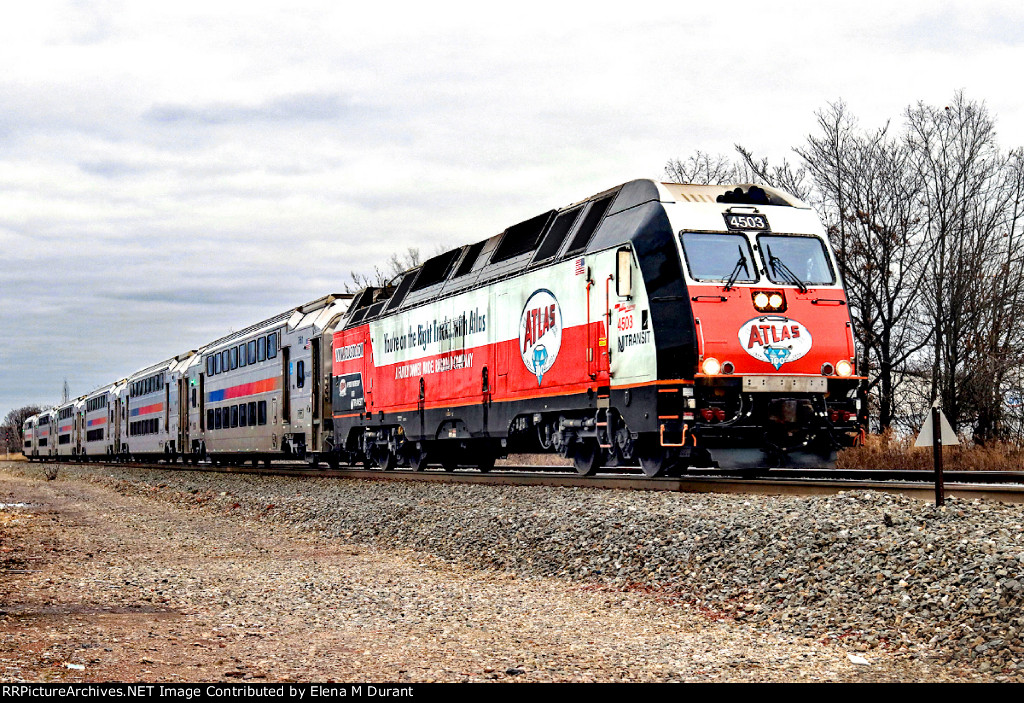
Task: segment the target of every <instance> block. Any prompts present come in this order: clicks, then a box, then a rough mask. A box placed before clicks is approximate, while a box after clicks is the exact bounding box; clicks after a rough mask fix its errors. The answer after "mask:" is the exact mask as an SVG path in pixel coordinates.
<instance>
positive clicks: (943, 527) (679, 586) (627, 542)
mask: <svg viewBox="0 0 1024 703" xmlns="http://www.w3.org/2000/svg"><path fill="white" fill-rule="evenodd" d="M25 471H26V473H32V472H39V471H40V468H39V467H33V466H27V467H26V468H25ZM62 472H64V473H65V474H70V475H74V476H81V477H89V479H90V480H92V481H96V482H99V483H102V484H104V485H107V486H112V487H114V488H116V489H117V490H118V491H119V492H121V493H123V494H126V495H142V494H144V495H147V496H151V497H154V498H157V499H160V500H166V501H171V502H173V503H176V504H181V505H185V506H192V507H195V508H197V509H203V510H214V511H218V512H229V513H230V512H232V511H237V512H240V513H242V514H244V515H246V516H248V517H258V518H259V519H260V520H262V521H266V522H268V523H272V524H276V525H289V526H291V525H294V526H296V527H297V528H299V527H300V528H301V529H303V530H312V531H315V532H319V533H321V534H323V535H324V536H327V537H340V538H344V539H346V540H349V541H351V542H355V543H360V542H362V543H368V544H375V545H383V546H389V547H405V548H412V549H416V550H422V551H424V552H427V553H430V554H433V555H436V556H438V557H441V558H443V559H446V560H451V561H457V562H461V563H465V564H468V565H470V566H474V567H485V568H498V569H504V570H508V571H511V572H515V573H518V574H524V575H537V576H557V577H561V578H568V579H572V580H577V581H584V582H594V583H603V584H606V585H609V586H613V587H618V588H622V589H626V590H639V591H653V592H658V593H660V594H662V595H667V596H671V597H676V598H679V599H682V600H686V601H693V602H695V603H696V604H697V605H698V606H701V607H707V608H710V609H712V610H713V611H716V612H723V613H726V614H728V615H730V616H732V617H735V618H736V619H738V620H742V621H745V622H751V623H761V624H762V625H766V626H770V627H773V628H780V629H781V630H783V631H785V632H788V633H791V634H797V635H801V636H806V637H814V638H818V639H821V640H824V641H828V640H836V639H839V640H842V641H843V642H844V644H845V645H846V646H847V647H852V648H854V649H859V650H861V651H864V650H870V649H874V648H878V647H881V648H885V649H890V650H895V649H899V650H905V651H908V652H911V653H914V654H915V656H923V657H927V658H930V657H937V658H940V659H952V660H956V661H960V662H965V663H966V662H968V661H972V662H974V663H975V665H976V666H977V667H978V670H980V671H990V670H1004V671H1008V672H1015V673H1019V672H1021V671H1024V639H1022V637H1024V613H1022V607H1021V606H1022V602H1024V573H1022V572H1024V507H1021V506H1015V505H1001V504H997V503H988V502H980V501H971V502H967V501H962V500H955V499H954V500H949V501H948V502H947V505H946V507H945V508H942V509H937V508H936V507H934V506H933V505H930V504H926V503H921V502H918V501H915V500H911V499H908V498H903V497H899V496H892V495H887V494H881V493H870V492H863V491H857V492H850V493H844V494H840V495H838V496H830V497H812V498H792V497H763V496H757V497H736V496H726V495H692V494H670V493H653V492H651V493H647V492H627V491H605V490H596V489H567V488H538V487H500V486H471V485H446V484H441V483H433V482H390V481H369V480H337V479H312V478H310V479H296V478H284V477H271V476H247V475H230V474H214V473H202V472H187V471H175V470H148V471H143V470H131V469H121V468H113V467H84V468H82V467H63V468H62Z"/></svg>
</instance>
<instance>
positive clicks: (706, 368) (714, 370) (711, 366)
mask: <svg viewBox="0 0 1024 703" xmlns="http://www.w3.org/2000/svg"><path fill="white" fill-rule="evenodd" d="M700 369H701V371H703V372H704V375H705V376H717V375H718V374H719V373H720V372H721V370H722V365H721V364H719V363H718V359H716V358H715V357H713V356H709V357H708V358H707V359H705V360H704V363H703V364H701V365H700Z"/></svg>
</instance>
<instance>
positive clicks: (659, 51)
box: [0, 0, 1024, 417]
mask: <svg viewBox="0 0 1024 703" xmlns="http://www.w3.org/2000/svg"><path fill="white" fill-rule="evenodd" d="M350 5H353V4H352V3H339V2H331V1H324V2H315V1H309V2H307V1H303V0H291V1H289V2H287V3H285V2H258V1H250V2H245V3H240V2H221V3H217V2H209V0H203V1H202V2H191V1H189V0H184V1H182V0H179V1H177V2H174V3H160V4H158V3H150V2H127V1H126V2H119V1H116V0H87V1H83V2H50V1H47V0H35V1H34V2H32V3H15V4H12V5H11V6H9V7H6V8H5V10H4V17H3V22H0V66H2V69H0V257H2V258H0V323H2V330H3V337H2V340H0V417H2V415H3V414H6V412H7V410H8V409H11V408H14V407H19V406H21V405H24V404H28V403H39V404H44V403H46V404H49V403H53V402H56V401H58V400H59V399H60V395H61V387H62V385H63V382H64V380H65V379H67V381H68V384H69V386H70V389H71V393H72V396H77V395H81V394H83V393H86V392H88V391H90V390H92V389H93V388H95V387H97V386H99V385H102V384H104V383H106V382H108V381H112V380H116V379H117V378H121V377H124V376H125V375H127V374H129V373H131V372H132V371H134V370H136V369H137V368H139V367H142V366H145V365H147V364H150V363H153V362H156V361H159V360H161V359H163V358H167V357H169V356H172V355H173V354H176V353H179V352H182V351H186V350H188V349H191V348H195V347H197V346H198V345H200V344H202V343H204V342H206V341H209V340H211V339H213V338H216V337H218V336H220V335H222V334H225V333H227V332H229V331H231V330H232V329H239V328H241V327H243V326H246V325H248V324H251V323H253V322H256V321H258V320H260V319H263V318H265V317H269V316H270V315H272V314H275V313H277V312H280V311H282V310H285V309H287V308H289V307H292V306H294V305H298V304H301V303H303V302H306V301H308V300H312V299H314V298H317V297H319V296H321V295H323V294H325V293H328V292H332V291H341V290H342V289H343V286H344V284H345V282H346V280H348V278H349V272H350V271H352V270H356V271H370V270H372V269H373V266H374V265H375V264H384V263H385V262H386V260H387V258H388V256H389V255H390V253H391V252H393V251H396V250H397V251H404V250H405V249H406V248H407V247H410V246H413V247H419V248H420V249H421V250H422V251H424V252H427V253H431V252H433V251H435V250H436V249H437V247H438V246H445V247H449V246H456V245H460V244H463V243H466V242H469V241H474V240H479V239H482V238H484V237H486V236H489V235H491V234H494V233H496V232H499V231H501V230H502V229H504V228H505V227H506V226H507V225H510V224H513V223H515V222H518V221H520V220H523V219H526V218H527V217H530V216H532V215H535V214H537V213H540V212H542V211H544V210H547V209H549V208H552V207H560V206H563V205H566V204H568V203H570V202H573V201H576V200H580V199H582V198H584V197H587V196H589V195H591V194H593V193H596V192H598V191H601V190H604V189H606V188H609V187H611V186H614V185H616V184H618V183H621V182H624V181H627V180H630V179H632V178H638V177H654V178H657V177H660V176H661V175H662V174H663V169H664V165H665V162H666V161H667V160H668V159H669V158H671V157H685V156H687V155H689V154H691V153H693V152H694V151H695V150H697V149H700V150H703V151H706V152H711V153H726V154H728V153H732V145H733V144H735V143H741V144H743V145H744V146H746V147H748V148H750V149H753V150H754V151H755V152H756V153H758V154H760V155H764V156H768V157H770V158H772V159H778V158H781V157H784V156H787V155H789V149H790V148H791V147H792V146H795V145H798V144H801V143H802V142H803V141H804V140H805V138H806V136H807V134H808V133H810V132H812V131H813V130H814V112H815V111H816V110H819V109H821V108H823V107H824V106H825V105H826V104H827V103H828V102H830V101H835V100H837V99H842V100H844V101H845V102H846V103H847V104H848V106H849V107H850V109H851V111H852V112H853V113H854V114H856V115H858V116H859V117H860V119H861V123H862V124H864V125H866V126H874V125H880V124H882V123H884V122H885V121H886V120H887V119H893V120H897V121H898V120H899V117H900V114H901V112H902V111H903V110H904V108H905V107H906V106H907V105H909V104H911V103H915V102H917V101H919V100H923V101H925V102H927V103H930V104H935V105H941V104H944V103H945V102H948V100H949V99H950V97H951V96H952V95H953V93H954V92H955V91H956V90H960V89H963V90H964V91H965V92H966V95H967V97H968V98H970V99H974V100H983V101H985V103H986V104H987V105H988V107H989V109H990V110H991V111H992V112H993V113H994V114H995V115H996V117H997V118H998V126H999V134H1000V141H1001V143H1002V145H1003V146H1004V147H1006V148H1009V147H1015V146H1020V145H1024V93H1022V91H1020V90H1019V88H1018V87H1017V86H1016V84H1015V80H1014V79H1015V78H1016V76H1017V75H1018V74H1019V66H1020V65H1022V63H1024V9H1021V8H1022V6H1021V5H1020V4H1019V3H1017V2H983V1H981V2H978V1H976V2H970V3H967V2H964V3H943V2H918V1H916V0H915V1H912V2H906V3H891V2H886V3H872V2H864V1H861V2H858V3H854V4H849V3H846V4H843V5H842V6H838V5H836V9H832V7H833V5H834V4H832V3H822V2H808V3H802V2H801V3H788V2H777V3H765V2H756V3H747V2H740V1H738V0H730V2H722V3H702V4H698V3H685V2H673V3H664V4H659V3H643V2H639V3H632V4H630V3H615V4H608V5H605V4H602V3H586V4H569V3H555V2H546V3H538V4H531V3H523V2H517V3H513V4H504V5H489V4H487V3H465V4H461V3H460V4H449V3H444V2H434V3H420V4H406V3H404V2H399V3H395V2H388V3H359V5H360V7H359V8H353V7H350ZM493 8H500V9H498V10H496V9H493Z"/></svg>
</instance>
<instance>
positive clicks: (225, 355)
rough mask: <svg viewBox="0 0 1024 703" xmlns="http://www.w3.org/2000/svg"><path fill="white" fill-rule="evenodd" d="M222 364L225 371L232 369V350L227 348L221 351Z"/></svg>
mask: <svg viewBox="0 0 1024 703" xmlns="http://www.w3.org/2000/svg"><path fill="white" fill-rule="evenodd" d="M220 365H221V368H222V369H224V370H225V371H230V370H231V351H230V350H228V349H225V350H224V351H222V352H221V353H220Z"/></svg>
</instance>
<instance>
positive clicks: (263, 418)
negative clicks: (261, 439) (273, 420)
mask: <svg viewBox="0 0 1024 703" xmlns="http://www.w3.org/2000/svg"><path fill="white" fill-rule="evenodd" d="M256 412H257V413H258V415H257V418H258V423H259V424H261V425H265V424H267V401H265V400H261V401H260V402H259V403H257V405H256Z"/></svg>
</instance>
